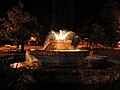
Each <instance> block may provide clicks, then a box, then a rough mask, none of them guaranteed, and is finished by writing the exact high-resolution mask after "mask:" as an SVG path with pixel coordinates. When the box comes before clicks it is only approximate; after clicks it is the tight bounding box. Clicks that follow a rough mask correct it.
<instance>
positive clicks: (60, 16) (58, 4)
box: [0, 0, 107, 27]
mask: <svg viewBox="0 0 120 90" xmlns="http://www.w3.org/2000/svg"><path fill="white" fill-rule="evenodd" d="M20 1H21V2H22V3H23V4H24V10H25V11H27V12H29V13H30V14H31V15H33V16H36V17H37V19H38V21H39V23H40V24H41V25H43V26H47V27H50V25H51V24H52V12H53V11H52V10H53V9H52V8H53V0H20ZM106 1H107V0H55V15H54V16H56V18H55V19H56V22H57V24H58V27H61V26H63V24H64V25H65V27H66V26H69V27H71V26H72V24H73V23H74V25H77V26H79V25H80V23H82V22H83V21H84V19H86V18H89V17H92V18H93V19H96V20H97V18H98V17H97V16H98V15H99V11H100V10H101V9H102V8H103V7H104V5H105V4H106ZM17 3H18V0H0V17H3V16H6V12H7V10H8V9H11V8H12V6H15V5H16V4H17ZM68 4H69V5H68ZM70 4H71V6H72V7H73V8H72V9H73V10H72V12H70V11H68V10H69V9H70ZM65 9H66V10H65ZM66 11H67V12H66ZM66 14H67V15H66ZM71 14H72V15H71ZM66 24H68V25H66Z"/></svg>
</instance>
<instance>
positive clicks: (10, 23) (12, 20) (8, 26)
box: [0, 2, 39, 52]
mask: <svg viewBox="0 0 120 90" xmlns="http://www.w3.org/2000/svg"><path fill="white" fill-rule="evenodd" d="M23 8H24V7H23V4H22V3H21V2H19V4H18V5H17V6H15V7H12V9H11V10H8V11H7V16H8V19H6V18H3V19H1V21H2V29H1V32H0V34H1V37H2V38H4V39H5V40H11V41H12V40H13V41H16V42H17V46H19V45H20V44H21V46H22V47H21V51H22V52H23V51H24V43H25V41H26V40H27V39H28V38H30V36H31V33H35V32H38V30H39V25H38V23H37V19H36V17H33V16H31V15H30V14H29V13H28V12H25V11H23ZM33 23H34V24H33ZM33 29H34V30H33Z"/></svg>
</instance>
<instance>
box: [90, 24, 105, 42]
mask: <svg viewBox="0 0 120 90" xmlns="http://www.w3.org/2000/svg"><path fill="white" fill-rule="evenodd" d="M104 40H105V33H104V29H103V28H102V27H101V26H100V25H99V24H93V25H92V27H91V35H90V42H91V43H94V44H97V43H101V42H104Z"/></svg>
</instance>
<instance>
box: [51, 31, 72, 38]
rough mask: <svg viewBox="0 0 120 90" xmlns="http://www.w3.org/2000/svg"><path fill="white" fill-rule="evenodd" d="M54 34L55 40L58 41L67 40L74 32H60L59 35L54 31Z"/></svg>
mask: <svg viewBox="0 0 120 90" xmlns="http://www.w3.org/2000/svg"><path fill="white" fill-rule="evenodd" d="M52 33H53V34H54V35H55V39H56V40H65V39H66V37H67V36H68V35H69V34H70V33H73V32H71V31H69V32H66V31H62V30H60V32H59V33H56V32H54V31H52Z"/></svg>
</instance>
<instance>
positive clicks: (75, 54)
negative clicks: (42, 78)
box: [28, 30, 89, 66]
mask: <svg viewBox="0 0 120 90" xmlns="http://www.w3.org/2000/svg"><path fill="white" fill-rule="evenodd" d="M79 42H80V38H79V37H78V36H77V35H76V34H75V33H74V32H72V31H68V32H67V31H65V30H63V31H62V30H60V31H59V32H55V31H51V32H49V34H48V36H47V37H46V39H45V42H44V47H43V48H42V49H37V50H36V49H30V50H28V51H29V53H30V55H33V56H35V57H36V58H38V59H40V60H41V63H42V64H43V65H53V66H55V65H57V66H60V65H64V66H67V65H70V66H71V65H72V66H73V65H74V66H76V63H78V60H83V59H85V58H86V57H87V56H88V55H89V50H87V49H82V48H81V49H78V48H77V46H78V44H79Z"/></svg>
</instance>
